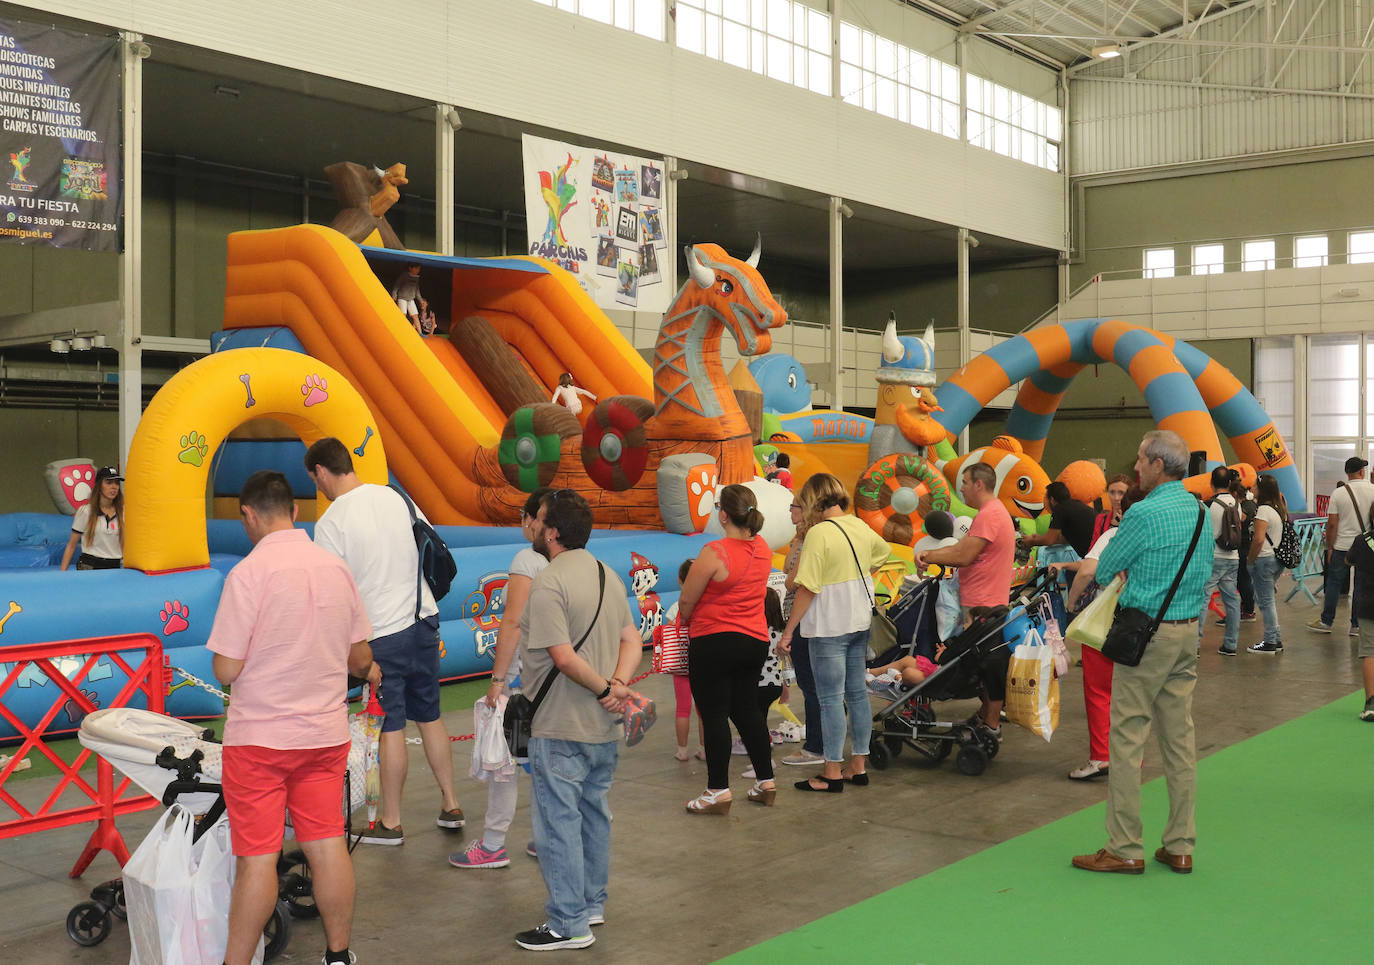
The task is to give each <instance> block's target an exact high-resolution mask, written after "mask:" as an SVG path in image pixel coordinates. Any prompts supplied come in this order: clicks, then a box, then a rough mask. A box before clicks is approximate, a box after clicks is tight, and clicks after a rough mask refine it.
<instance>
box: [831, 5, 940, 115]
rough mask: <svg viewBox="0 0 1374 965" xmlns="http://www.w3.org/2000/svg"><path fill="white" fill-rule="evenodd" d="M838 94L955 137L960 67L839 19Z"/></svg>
mask: <svg viewBox="0 0 1374 965" xmlns="http://www.w3.org/2000/svg"><path fill="white" fill-rule="evenodd" d="M840 97H841V98H843V99H844V102H845V103H846V104H853V105H854V106H856V107H862V108H864V109H865V110H869V111H874V112H876V113H879V114H882V115H884V116H885V117H891V118H892V119H893V120H898V121H901V122H902V123H904V124H912V125H914V126H916V127H919V128H922V129H923V130H927V131H933V132H934V133H936V134H943V135H944V136H945V137H952V138H958V137H959V110H960V107H959V70H958V68H956V67H954V66H952V65H950V64H946V63H944V62H943V61H940V60H936V59H935V58H934V57H927V56H926V55H925V54H923V53H921V52H920V51H917V50H912V49H911V48H909V47H904V46H902V45H901V44H899V43H896V42H894V41H891V40H888V39H887V38H886V37H880V36H878V35H877V34H875V33H873V31H871V30H865V29H863V28H862V27H859V26H856V25H854V24H852V23H846V22H841V23H840Z"/></svg>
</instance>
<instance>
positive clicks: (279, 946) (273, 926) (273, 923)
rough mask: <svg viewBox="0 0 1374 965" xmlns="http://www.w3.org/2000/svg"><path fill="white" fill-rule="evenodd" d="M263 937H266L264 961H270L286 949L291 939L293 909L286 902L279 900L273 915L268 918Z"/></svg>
mask: <svg viewBox="0 0 1374 965" xmlns="http://www.w3.org/2000/svg"><path fill="white" fill-rule="evenodd" d="M262 937H263V938H264V939H265V942H264V944H263V949H262V960H263V961H264V962H270V961H271V960H272V959H274V958H276V957H277V956H278V955H280V954H281V953H282V952H283V951H285V950H286V945H287V943H288V942H290V941H291V910H290V908H289V907H288V906H287V904H286V902H284V901H279V902H277V907H275V908H273V909H272V917H271V918H269V919H267V924H266V926H264V927H263V929H262Z"/></svg>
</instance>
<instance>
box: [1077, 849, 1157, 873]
mask: <svg viewBox="0 0 1374 965" xmlns="http://www.w3.org/2000/svg"><path fill="white" fill-rule="evenodd" d="M1073 866H1074V867H1075V868H1082V869H1083V870H1084V871H1107V872H1111V873H1112V874H1118V875H1141V874H1144V873H1145V862H1144V861H1141V860H1140V859H1139V858H1118V857H1117V856H1116V855H1114V854H1112V853H1111V852H1110V851H1108V850H1107V849H1106V848H1103V849H1102V850H1101V851H1099V852H1097V854H1080V855H1077V856H1076V857H1075V858H1074V859H1073Z"/></svg>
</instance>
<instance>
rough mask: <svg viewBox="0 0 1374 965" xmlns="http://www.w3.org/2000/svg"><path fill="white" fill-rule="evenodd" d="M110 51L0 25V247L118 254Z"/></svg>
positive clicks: (104, 42) (115, 80)
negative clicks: (29, 246)
mask: <svg viewBox="0 0 1374 965" xmlns="http://www.w3.org/2000/svg"><path fill="white" fill-rule="evenodd" d="M118 43H119V42H118V38H116V37H99V36H92V35H89V34H80V33H73V32H71V31H69V30H57V29H55V28H53V27H50V26H46V25H43V24H30V23H23V22H21V21H16V20H6V19H4V18H0V242H6V241H7V242H18V243H19V244H43V245H53V246H54V247H58V248H84V249H85V250H87V251H119V250H120V249H121V247H122V245H121V238H122V235H121V225H120V191H121V187H122V185H121V180H120V174H121V172H120V134H121V130H122V128H121V125H120V116H119V109H120V89H121V88H120V76H119V45H118Z"/></svg>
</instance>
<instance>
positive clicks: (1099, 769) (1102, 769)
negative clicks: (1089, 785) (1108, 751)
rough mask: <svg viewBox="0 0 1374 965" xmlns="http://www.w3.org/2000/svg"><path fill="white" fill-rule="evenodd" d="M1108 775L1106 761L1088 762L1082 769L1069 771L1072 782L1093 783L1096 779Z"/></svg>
mask: <svg viewBox="0 0 1374 965" xmlns="http://www.w3.org/2000/svg"><path fill="white" fill-rule="evenodd" d="M1106 773H1107V762H1106V761H1088V763H1086V764H1084V765H1083V766H1082V767H1078V768H1075V769H1074V770H1072V771H1069V780H1071V781H1091V780H1092V779H1093V778H1095V777H1102V776H1103V775H1104V774H1106Z"/></svg>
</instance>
